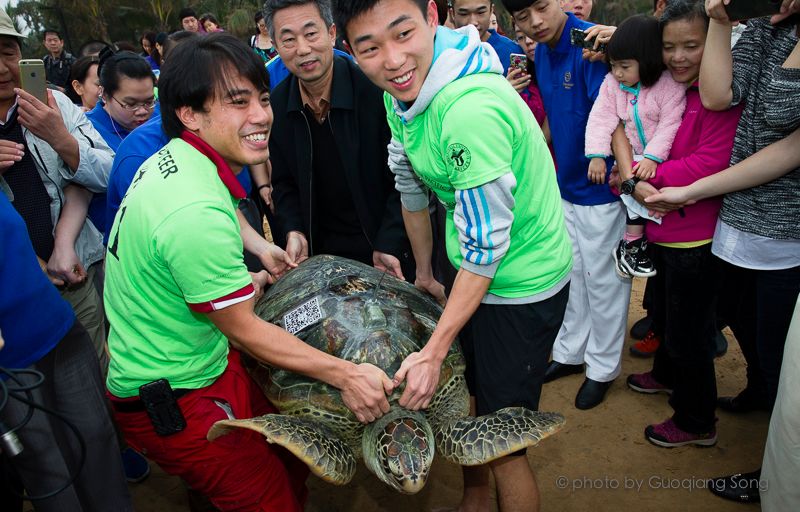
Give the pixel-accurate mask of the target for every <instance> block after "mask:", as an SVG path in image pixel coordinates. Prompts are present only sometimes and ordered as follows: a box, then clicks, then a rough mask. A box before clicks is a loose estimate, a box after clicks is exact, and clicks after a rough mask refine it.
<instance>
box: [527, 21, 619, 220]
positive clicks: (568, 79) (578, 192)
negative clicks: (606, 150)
mask: <svg viewBox="0 0 800 512" xmlns="http://www.w3.org/2000/svg"><path fill="white" fill-rule="evenodd" d="M592 25H593V24H592V23H589V22H586V21H582V20H579V19H578V18H576V17H575V16H574V15H572V14H569V13H568V14H567V22H566V25H565V26H564V31H563V32H562V33H561V38H560V39H559V41H558V44H556V45H555V47H554V48H550V46H548V45H547V44H539V45H537V46H536V80H537V82H538V86H539V92H541V94H542V100H543V101H544V109H545V112H547V119H548V121H549V123H550V132H551V133H552V136H553V150H554V152H555V156H556V163H557V165H558V173H557V177H558V186H559V188H560V189H561V197H562V198H564V199H565V200H567V201H569V202H571V203H573V204H577V205H581V206H595V205H600V204H607V203H611V202H614V201H618V200H619V199H618V198H617V197H616V196H615V195H614V194H612V193H611V190H610V189H609V187H608V184H607V183H604V184H601V185H595V184H593V183H592V182H591V181H589V178H588V177H587V172H588V169H589V159H588V158H586V157H585V156H584V141H585V136H586V123H587V121H588V120H589V113H590V112H591V111H592V105H594V100H595V99H596V98H597V94H598V93H599V92H600V85H601V84H602V83H603V79H604V78H605V76H606V74H607V73H608V66H607V65H606V64H605V63H603V62H589V61H587V60H584V59H583V56H582V50H581V48H578V47H576V46H572V44H571V43H570V36H569V34H570V30H571V29H572V28H573V27H577V28H579V29H581V30H586V29H587V28H589V27H591V26H592ZM613 160H614V159H613V158H608V159H607V167H608V170H609V171H610V169H611V164H612V163H613Z"/></svg>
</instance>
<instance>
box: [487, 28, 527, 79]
mask: <svg viewBox="0 0 800 512" xmlns="http://www.w3.org/2000/svg"><path fill="white" fill-rule="evenodd" d="M486 42H487V43H489V44H490V45H491V46H492V48H494V51H495V53H497V56H498V57H500V63H501V64H502V65H503V74H504V75H507V74H508V65H509V64H510V63H511V54H512V53H521V54H522V55H525V50H523V49H522V48H520V46H519V45H518V44H517V43H515V42H514V41H512V40H511V39H509V38H507V37H506V36H501V35H500V34H498V33H497V32H495V31H494V30H492V29H489V39H487V40H486Z"/></svg>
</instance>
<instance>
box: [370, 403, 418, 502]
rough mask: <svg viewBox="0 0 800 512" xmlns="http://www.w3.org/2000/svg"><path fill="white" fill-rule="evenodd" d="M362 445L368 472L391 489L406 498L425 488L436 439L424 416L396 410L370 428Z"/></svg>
mask: <svg viewBox="0 0 800 512" xmlns="http://www.w3.org/2000/svg"><path fill="white" fill-rule="evenodd" d="M361 443H362V449H363V452H364V463H365V464H366V465H367V468H369V470H370V471H372V472H373V473H375V475H376V476H377V477H378V478H379V479H380V480H382V481H383V482H384V483H386V484H387V485H389V487H391V488H393V489H395V490H396V491H399V492H402V493H404V494H415V493H417V492H419V491H420V490H422V488H423V487H425V482H426V481H427V480H428V473H429V472H430V469H431V464H433V454H434V438H433V431H432V430H431V427H430V425H429V424H428V421H427V420H426V419H425V416H424V415H422V414H421V413H418V412H415V411H408V410H406V409H402V408H393V409H392V410H391V411H390V412H389V413H388V414H386V415H384V416H383V417H381V418H379V419H377V420H375V421H374V422H372V423H370V424H369V425H367V428H365V429H364V436H363V438H362V440H361Z"/></svg>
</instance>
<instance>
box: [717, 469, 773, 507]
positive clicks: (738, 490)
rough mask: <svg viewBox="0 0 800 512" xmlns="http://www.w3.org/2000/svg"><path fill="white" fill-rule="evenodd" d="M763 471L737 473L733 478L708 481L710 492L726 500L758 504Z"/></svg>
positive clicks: (727, 477)
mask: <svg viewBox="0 0 800 512" xmlns="http://www.w3.org/2000/svg"><path fill="white" fill-rule="evenodd" d="M760 478H761V469H760V468H759V469H758V470H756V471H753V472H751V473H737V474H735V475H731V476H722V477H719V478H712V479H711V480H709V481H708V490H709V491H711V492H713V493H714V494H716V495H717V496H719V497H720V498H725V499H726V500H732V501H738V502H739V503H758V502H759V501H761V495H760V494H759V492H758V491H759V486H760Z"/></svg>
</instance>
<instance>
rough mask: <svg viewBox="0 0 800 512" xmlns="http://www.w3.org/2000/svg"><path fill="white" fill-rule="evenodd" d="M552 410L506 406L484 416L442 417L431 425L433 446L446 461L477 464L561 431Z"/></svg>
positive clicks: (561, 419)
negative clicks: (434, 436) (433, 439)
mask: <svg viewBox="0 0 800 512" xmlns="http://www.w3.org/2000/svg"><path fill="white" fill-rule="evenodd" d="M563 426H564V417H563V416H562V415H560V414H558V413H555V412H539V411H531V410H530V409H525V408H522V407H507V408H505V409H500V410H499V411H496V412H494V413H492V414H487V415H486V416H479V417H477V418H473V417H469V416H468V417H463V418H455V419H451V420H446V421H444V422H443V423H441V424H438V425H435V426H434V430H435V435H436V448H437V450H438V451H439V453H440V454H441V455H442V456H443V457H445V458H446V459H447V460H449V461H450V462H454V463H456V464H459V465H462V466H478V465H481V464H486V463H487V462H491V461H493V460H495V459H499V458H500V457H504V456H506V455H510V454H512V453H514V452H516V451H519V450H522V449H523V448H527V447H529V446H534V445H536V444H538V443H539V441H541V440H542V439H544V438H545V437H548V436H550V435H551V434H554V433H556V432H558V431H559V430H561V427H563Z"/></svg>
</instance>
